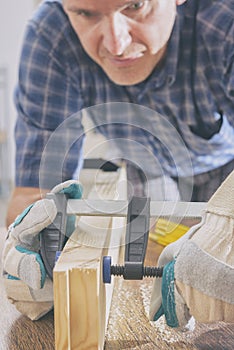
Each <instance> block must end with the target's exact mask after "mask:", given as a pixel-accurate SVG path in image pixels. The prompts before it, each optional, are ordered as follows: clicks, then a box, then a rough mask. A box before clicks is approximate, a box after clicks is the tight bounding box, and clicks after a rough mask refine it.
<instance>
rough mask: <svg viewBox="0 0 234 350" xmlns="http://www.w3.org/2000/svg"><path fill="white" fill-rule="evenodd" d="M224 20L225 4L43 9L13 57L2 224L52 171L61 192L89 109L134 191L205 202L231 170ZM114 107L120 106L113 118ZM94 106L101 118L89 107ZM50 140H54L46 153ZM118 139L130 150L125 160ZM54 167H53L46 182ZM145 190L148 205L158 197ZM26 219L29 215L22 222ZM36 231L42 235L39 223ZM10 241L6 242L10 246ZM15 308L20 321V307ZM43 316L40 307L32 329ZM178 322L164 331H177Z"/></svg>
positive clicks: (72, 1)
mask: <svg viewBox="0 0 234 350" xmlns="http://www.w3.org/2000/svg"><path fill="white" fill-rule="evenodd" d="M233 17H234V3H233V1H230V0H229V1H227V0H224V1H213V0H203V1H198V0H188V1H186V0H143V1H126V0H112V1H105V0H100V1H98V2H97V1H94V0H90V1H85V0H65V1H63V2H61V1H44V2H43V3H42V5H41V6H40V8H39V9H38V11H37V12H36V13H35V15H34V17H33V19H32V20H31V21H30V22H29V24H28V27H27V31H26V35H25V41H24V45H23V50H22V57H21V63H20V71H19V84H18V87H17V90H16V95H15V99H16V106H17V111H18V119H17V124H16V145H17V154H16V188H15V191H14V193H13V197H12V200H11V203H10V206H9V213H8V223H11V222H12V221H13V220H14V218H15V216H16V214H18V213H20V212H21V211H22V209H24V208H25V207H26V206H27V205H28V204H30V203H32V202H34V201H35V200H37V199H39V198H40V197H41V194H43V192H45V191H47V190H48V189H51V187H52V185H54V184H56V183H57V182H58V181H57V172H58V171H59V172H61V174H59V176H60V175H61V180H62V181H64V180H67V179H70V178H72V177H73V176H74V173H75V172H76V170H77V168H80V167H81V165H82V156H81V154H82V152H81V150H82V144H83V140H84V136H83V128H82V120H81V116H80V114H79V111H81V110H82V109H85V108H88V107H90V106H95V107H94V110H91V111H90V116H91V119H92V120H93V121H94V123H95V125H96V128H97V130H98V131H99V132H101V133H103V135H104V136H105V137H107V138H109V139H110V140H113V139H114V140H117V139H118V140H121V141H120V142H117V148H119V149H120V151H121V152H120V157H121V158H125V159H126V160H127V162H128V163H130V164H129V167H128V170H129V172H128V175H129V177H130V178H131V177H132V176H134V174H136V173H139V176H138V178H140V179H141V178H142V179H143V180H142V182H143V185H144V186H143V187H146V185H147V184H148V183H157V179H158V178H163V181H164V184H165V186H164V187H165V193H163V198H165V199H168V198H171V197H172V195H171V193H175V197H176V198H178V195H179V196H180V197H181V198H182V199H184V198H186V199H187V198H188V196H189V199H192V200H200V201H204V200H208V199H209V198H210V196H211V194H213V193H214V191H215V190H216V189H217V188H218V187H219V185H220V184H221V182H222V181H223V180H224V179H225V178H226V177H227V175H228V174H229V173H230V172H231V171H232V170H233V165H234V161H233V159H234V128H233V125H234V121H233V117H232V114H233V106H234V95H233V91H234V90H233V87H234V80H233V76H234V74H233V70H234V65H233V57H234V56H233V51H234V45H233V38H234V26H233ZM106 103H110V105H109V104H108V105H107V106H106ZM116 103H120V106H121V107H120V109H118V108H117V111H116ZM102 104H104V106H105V107H104V112H105V113H104V117H103V115H102V113H100V110H99V107H98V106H100V105H102ZM129 104H130V105H133V107H132V108H130V112H129V108H128V107H129ZM109 106H110V112H111V113H107V112H108V108H109ZM122 106H124V109H122V108H123V107H122ZM135 106H141V107H142V108H143V110H142V109H141V107H138V108H140V112H139V110H137V109H138V108H137V107H135ZM118 107H119V105H118ZM145 109H147V113H144V112H145ZM149 109H150V111H151V112H149ZM101 112H103V111H102V110H101ZM122 112H123V113H122ZM74 113H76V118H75V119H74V120H73V119H72V121H71V125H69V123H68V125H69V126H70V133H71V134H72V131H71V130H73V126H74V129H75V134H76V135H78V136H76V139H75V140H73V137H74V135H72V137H71V138H72V140H71V139H69V141H68V143H67V146H69V147H67V148H66V147H65V148H66V150H65V151H66V152H65V153H66V156H65V155H63V157H62V159H59V160H58V158H59V153H60V151H58V152H57V153H56V152H55V153H53V152H54V150H56V149H57V146H58V145H59V142H58V140H63V137H62V135H64V138H65V134H66V132H65V130H66V125H67V120H70V119H69V118H70V116H71V115H73V114H74ZM77 113H78V114H77ZM113 113H114V114H115V113H116V115H114V120H112V119H111V117H112V114H113ZM154 113H155V114H154ZM100 114H101V115H102V117H103V118H104V119H102V118H101V119H100V120H101V122H99V116H100ZM135 115H137V118H136V119H134V116H135ZM142 116H143V117H142ZM125 117H126V118H127V122H126V123H124V118H125ZM118 118H119V119H118ZM144 123H145V124H146V127H145V128H144ZM64 125H65V127H64ZM150 126H152V130H153V131H152V132H150ZM61 131H64V132H61ZM174 136H175V137H174ZM51 139H52V140H53V139H55V140H57V141H56V143H55V145H54V144H53V143H52V146H51V148H50V144H51ZM123 140H130V143H127V146H128V147H125V148H124V149H123V148H121V147H122V144H124V142H123ZM71 141H74V142H71ZM61 142H62V141H61ZM139 144H140V147H137V145H139ZM48 145H49V146H48ZM54 146H56V147H54ZM62 148H64V147H62ZM135 149H136V151H135ZM180 150H182V156H181V157H180V155H181V154H180V153H181V152H180ZM124 151H126V154H127V156H126V154H124ZM144 151H145V152H146V153H144ZM174 151H175V157H174ZM147 152H148V153H147ZM44 154H46V156H45V158H46V161H44V158H43V157H44ZM145 154H147V156H145ZM148 154H151V155H152V157H153V159H154V161H152V162H150V160H149V158H150V157H148ZM47 156H48V159H50V160H52V164H53V166H51V167H50V166H49V165H48V164H49V163H50V162H48V159H47ZM57 157H58V158H57ZM144 158H146V163H144ZM53 159H55V161H54V162H53ZM142 159H143V163H141V162H142ZM62 160H63V162H62ZM60 161H61V164H62V166H61V167H60V168H59V169H58V171H57V170H56V171H54V169H55V168H54V166H56V162H57V163H59V162H60ZM184 163H185V165H184ZM43 164H46V165H48V166H43ZM142 164H143V165H142ZM139 165H140V166H139ZM139 167H140V170H136V169H137V168H139ZM56 169H57V168H56ZM40 173H41V176H40ZM41 178H42V180H41ZM51 179H53V180H52V182H51ZM154 180H156V182H154ZM53 181H54V182H55V183H53ZM62 181H61V182H62ZM137 181H138V182H139V179H138V180H137ZM149 187H150V195H151V196H152V197H156V198H157V191H158V188H160V186H158V187H154V186H152V185H150V186H149ZM177 187H178V188H177ZM187 189H188V191H187ZM144 190H145V188H144ZM173 195H174V194H173ZM43 203H44V202H43ZM51 210H52V209H51ZM28 215H32V212H31V214H30V210H29V214H28ZM25 217H27V213H24V214H23V215H22V216H21V217H20V218H21V219H22V220H24V218H25ZM21 219H20V220H18V221H17V223H16V224H14V228H15V227H16V226H18V225H19V224H20V223H21ZM43 220H44V221H43V222H44V225H45V226H46V225H47V224H48V220H47V219H46V218H44V217H43ZM29 223H30V219H29ZM27 225H28V221H27ZM29 226H30V225H29ZM19 227H21V226H19ZM19 227H17V229H18V231H17V232H21V229H19ZM27 227H28V226H27ZM12 232H14V233H11V232H10V233H9V237H11V236H12V234H13V237H14V239H15V237H16V236H17V234H16V233H15V231H14V229H13V231H12ZM37 233H38V232H37ZM9 242H10V243H9ZM9 242H8V243H9V244H8V246H9V245H10V246H11V245H12V244H13V245H14V244H15V242H14V243H12V241H11V239H10V240H9ZM24 249H25V247H24ZM10 251H11V249H10ZM23 251H24V250H23ZM20 253H22V249H21V248H20ZM24 253H25V251H24ZM17 254H18V253H17ZM5 255H6V257H7V256H8V248H7V249H6V254H5ZM173 257H174V255H173V254H172V256H170V259H173ZM6 260H7V259H6ZM8 260H9V261H10V259H8ZM162 260H163V259H162ZM165 260H166V262H168V261H167V259H164V260H163V261H165ZM11 261H12V260H11ZM222 261H224V262H225V259H223V260H222ZM6 265H7V264H6ZM11 267H12V263H11ZM5 270H6V272H8V275H9V274H10V271H7V267H5ZM12 270H14V267H13V268H12ZM13 276H14V275H13ZM172 280H173V278H172ZM25 281H26V284H27V282H28V280H27V278H26V280H25ZM33 285H34V284H33ZM155 290H157V287H155ZM165 290H166V287H165ZM157 292H158V290H157ZM159 294H160V292H159ZM9 295H10V293H9ZM156 299H157V298H156V297H155V296H154V300H156ZM159 299H160V298H159ZM160 300H161V299H160ZM228 301H230V300H229V299H228ZM23 304H24V303H23ZM159 304H160V303H159V302H158V299H157V303H156V306H155V305H154V306H153V310H154V311H153V314H154V315H153V316H151V317H152V318H155V319H157V318H158V317H159V316H160V315H161V314H162V313H163V312H165V308H166V306H165V305H164V310H162V309H160V310H157V309H158V308H159V307H160V305H159ZM182 304H183V303H181V305H182ZM49 305H50V307H51V300H50V303H49ZM20 307H21V309H20V310H21V312H23V313H26V314H27V310H26V309H27V308H26V309H25V308H24V305H23V306H22V305H21V306H20ZM45 310H47V305H45V309H44V311H43V312H39V313H37V312H36V315H34V316H32V318H36V317H39V315H42V314H43V313H45ZM182 318H183V317H182ZM184 319H185V320H186V321H187V320H188V317H184ZM184 319H183V322H173V323H172V324H173V326H178V325H183V324H184V323H185V321H184Z"/></svg>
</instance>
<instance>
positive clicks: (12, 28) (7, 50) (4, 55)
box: [0, 0, 38, 181]
mask: <svg viewBox="0 0 234 350" xmlns="http://www.w3.org/2000/svg"><path fill="white" fill-rule="evenodd" d="M37 2H38V1H36V0H5V1H4V0H0V68H4V69H5V71H6V74H7V81H6V84H5V87H4V88H5V92H6V93H5V101H4V102H5V107H6V108H4V110H5V113H4V115H3V116H2V115H1V116H0V118H5V122H6V123H5V124H6V125H7V137H8V147H7V149H8V152H9V156H8V157H7V160H8V162H7V163H5V167H6V168H7V169H8V173H9V177H10V180H11V181H13V178H14V142H13V130H14V123H15V117H16V112H15V108H14V105H13V90H14V86H15V84H16V81H17V65H18V60H19V53H20V47H21V42H22V37H23V33H24V28H25V25H26V22H27V20H28V18H29V17H30V16H31V14H32V12H33V10H34V8H35V6H36V3H37ZM0 171H1V169H0Z"/></svg>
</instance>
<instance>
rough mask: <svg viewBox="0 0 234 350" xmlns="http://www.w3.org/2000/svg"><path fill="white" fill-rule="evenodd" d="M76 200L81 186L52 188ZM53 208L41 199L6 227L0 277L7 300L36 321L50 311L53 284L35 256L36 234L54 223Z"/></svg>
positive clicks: (66, 185)
mask: <svg viewBox="0 0 234 350" xmlns="http://www.w3.org/2000/svg"><path fill="white" fill-rule="evenodd" d="M51 192H53V193H59V192H61V193H65V194H67V196H68V197H69V198H75V199H79V198H81V195H82V188H81V185H80V184H79V183H78V182H77V181H74V180H70V181H66V182H64V183H61V184H59V185H58V186H56V187H54V188H53V190H52V191H51ZM56 214H57V208H56V205H55V203H54V201H53V200H52V199H41V200H39V201H37V202H35V203H34V204H32V205H31V206H29V207H28V208H27V209H25V210H24V212H23V213H22V214H21V215H19V216H18V217H17V218H16V220H15V222H14V223H13V224H12V225H11V226H10V227H9V230H8V235H7V239H6V242H5V246H4V251H3V276H4V284H5V290H6V294H7V297H8V299H9V300H10V302H12V303H13V304H14V305H15V307H16V308H17V309H18V311H20V312H21V313H22V314H24V315H26V316H28V317H29V318H30V319H32V320H37V319H39V318H40V317H42V316H43V315H45V314H46V313H47V312H48V311H50V310H51V309H52V308H53V283H52V281H51V280H50V279H49V278H48V276H47V275H46V271H45V267H44V264H43V261H42V259H41V256H40V254H39V247H40V242H39V235H40V232H41V231H42V230H43V229H44V228H46V227H47V226H48V225H50V224H51V223H52V222H53V220H54V219H55V217H56Z"/></svg>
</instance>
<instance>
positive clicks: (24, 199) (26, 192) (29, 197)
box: [6, 187, 49, 227]
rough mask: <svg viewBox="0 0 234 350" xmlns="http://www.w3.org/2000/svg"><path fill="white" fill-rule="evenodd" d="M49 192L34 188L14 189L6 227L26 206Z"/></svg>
mask: <svg viewBox="0 0 234 350" xmlns="http://www.w3.org/2000/svg"><path fill="white" fill-rule="evenodd" d="M47 192H49V190H45V189H40V188H34V187H16V188H15V189H14V191H13V193H12V196H11V199H10V202H9V205H8V211H7V216H6V226H7V227H8V226H9V225H10V224H11V223H12V222H13V221H14V220H15V218H16V217H17V215H19V214H20V213H21V212H22V211H23V210H24V209H25V208H27V206H29V205H30V204H32V203H34V202H35V201H37V200H39V199H41V198H43V197H44V196H45V194H46V193H47Z"/></svg>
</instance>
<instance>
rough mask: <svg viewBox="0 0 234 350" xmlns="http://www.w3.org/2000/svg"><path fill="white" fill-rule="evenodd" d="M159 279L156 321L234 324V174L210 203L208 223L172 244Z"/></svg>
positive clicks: (152, 308) (154, 301)
mask: <svg viewBox="0 0 234 350" xmlns="http://www.w3.org/2000/svg"><path fill="white" fill-rule="evenodd" d="M158 265H159V266H165V267H164V271H163V277H162V280H159V279H157V280H155V282H154V286H153V292H152V296H151V306H150V319H151V320H154V321H156V320H157V319H159V317H161V316H162V315H163V314H164V315H165V318H166V322H167V324H168V325H169V326H171V327H184V326H186V325H187V326H188V322H189V321H190V320H192V316H193V317H194V318H195V319H196V320H197V321H200V322H204V323H210V322H216V321H224V322H234V171H233V172H232V173H231V174H230V175H229V176H228V178H227V179H226V180H225V181H224V183H223V184H222V185H221V186H220V188H219V189H218V190H217V191H216V193H215V194H214V195H213V196H212V198H211V199H210V200H209V202H208V203H207V208H206V212H205V213H204V217H203V219H202V222H201V223H200V224H198V225H196V226H194V227H192V228H191V229H190V230H189V231H188V232H187V233H186V235H185V236H183V237H182V238H180V239H179V240H178V241H176V242H174V243H172V244H170V245H169V246H167V247H166V248H165V249H164V250H163V252H162V254H161V255H160V258H159V262H158Z"/></svg>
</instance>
